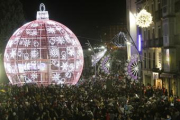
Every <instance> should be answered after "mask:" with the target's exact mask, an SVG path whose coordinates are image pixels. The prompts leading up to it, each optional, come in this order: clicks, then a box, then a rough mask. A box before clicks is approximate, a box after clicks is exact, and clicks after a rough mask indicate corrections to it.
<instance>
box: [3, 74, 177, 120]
mask: <svg viewBox="0 0 180 120" xmlns="http://www.w3.org/2000/svg"><path fill="white" fill-rule="evenodd" d="M0 90H4V91H1V92H0V97H1V98H0V120H180V103H179V102H178V101H176V99H178V98H177V97H174V96H173V95H171V96H169V94H168V92H167V90H166V89H159V88H155V87H153V86H151V85H148V86H144V85H139V84H136V83H133V82H129V83H128V82H127V81H126V80H124V79H122V78H120V77H117V76H113V75H110V76H108V77H105V76H99V77H96V78H93V77H92V78H88V79H83V80H81V81H79V83H78V84H77V85H49V86H43V85H41V86H38V85H35V84H26V85H24V86H17V85H3V84H2V85H0Z"/></svg>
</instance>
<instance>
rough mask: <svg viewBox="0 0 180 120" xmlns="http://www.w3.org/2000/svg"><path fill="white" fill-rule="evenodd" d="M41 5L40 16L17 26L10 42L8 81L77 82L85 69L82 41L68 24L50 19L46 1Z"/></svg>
mask: <svg viewBox="0 0 180 120" xmlns="http://www.w3.org/2000/svg"><path fill="white" fill-rule="evenodd" d="M40 7H41V8H40V11H38V12H37V20H35V21H32V22H29V23H27V24H25V25H23V26H22V27H20V28H19V29H17V30H16V31H15V32H14V34H13V35H12V36H11V38H10V39H9V41H8V43H7V46H6V49H5V53H4V66H5V71H6V74H7V76H8V78H9V81H10V83H11V84H13V85H14V84H18V85H23V84H25V83H35V84H43V85H48V84H72V85H74V84H76V83H77V82H78V80H79V78H80V76H81V73H82V70H83V64H84V57H83V50H82V47H81V44H80V42H79V40H78V39H77V37H76V36H75V34H74V33H73V32H72V31H71V30H70V29H69V28H67V27H66V26H65V25H63V24H61V23H59V22H55V21H52V20H49V15H48V12H47V11H45V6H44V4H41V5H40ZM42 8H43V10H42Z"/></svg>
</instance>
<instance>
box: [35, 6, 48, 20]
mask: <svg viewBox="0 0 180 120" xmlns="http://www.w3.org/2000/svg"><path fill="white" fill-rule="evenodd" d="M36 20H49V14H48V11H46V7H45V5H44V3H41V4H40V5H39V11H37V15H36Z"/></svg>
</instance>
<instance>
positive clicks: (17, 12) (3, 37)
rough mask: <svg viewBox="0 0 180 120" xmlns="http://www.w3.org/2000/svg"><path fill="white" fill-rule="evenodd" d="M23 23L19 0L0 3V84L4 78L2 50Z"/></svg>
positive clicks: (5, 0)
mask: <svg viewBox="0 0 180 120" xmlns="http://www.w3.org/2000/svg"><path fill="white" fill-rule="evenodd" d="M24 21H25V19H24V14H23V6H22V4H21V2H20V1H19V0H1V1H0V54H1V56H2V57H0V82H2V81H4V79H5V78H6V77H5V72H4V67H3V54H4V49H5V47H6V44H7V42H8V40H9V38H10V37H11V35H12V34H13V32H14V31H15V30H16V29H17V28H19V27H20V26H21V25H22V24H23V22H24Z"/></svg>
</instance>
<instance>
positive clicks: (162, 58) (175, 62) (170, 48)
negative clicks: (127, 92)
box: [127, 0, 180, 96]
mask: <svg viewBox="0 0 180 120" xmlns="http://www.w3.org/2000/svg"><path fill="white" fill-rule="evenodd" d="M130 3H131V5H134V6H135V8H136V10H135V11H136V14H137V13H138V12H139V11H140V10H142V9H143V8H144V9H146V10H147V11H148V12H150V13H151V14H152V16H153V23H152V24H151V25H150V26H149V27H148V28H139V27H138V26H136V30H135V31H133V34H137V35H141V36H142V48H143V50H142V53H141V56H142V78H143V83H144V84H145V85H147V84H151V85H153V86H155V87H157V88H158V87H159V88H165V89H167V90H168V92H169V93H170V91H172V92H173V94H174V95H178V96H179V95H180V78H179V72H180V53H178V51H179V50H180V31H178V29H179V28H180V9H178V5H180V0H127V6H128V4H130ZM132 3H133V4H132ZM127 11H130V9H128V8H127ZM129 21H130V20H129ZM129 21H128V20H127V22H129ZM136 39H137V37H136Z"/></svg>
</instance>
